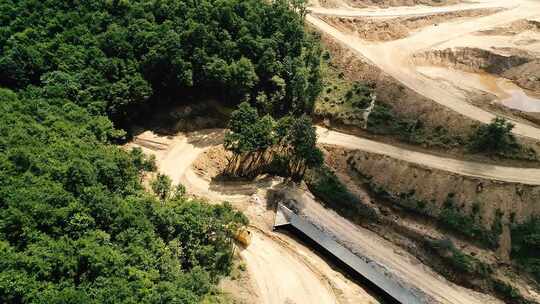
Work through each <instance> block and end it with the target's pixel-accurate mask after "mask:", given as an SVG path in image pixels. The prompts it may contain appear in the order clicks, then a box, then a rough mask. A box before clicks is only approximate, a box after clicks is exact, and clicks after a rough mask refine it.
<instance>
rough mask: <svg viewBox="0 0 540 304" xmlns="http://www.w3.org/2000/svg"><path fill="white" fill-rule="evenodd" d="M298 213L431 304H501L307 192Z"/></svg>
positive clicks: (300, 200) (300, 199) (303, 196)
mask: <svg viewBox="0 0 540 304" xmlns="http://www.w3.org/2000/svg"><path fill="white" fill-rule="evenodd" d="M299 196H301V197H300V198H298V197H297V201H299V202H301V204H303V206H301V207H300V212H301V213H302V214H303V215H305V216H306V217H307V218H309V219H310V221H311V222H313V223H314V224H316V225H317V226H319V227H320V228H322V229H324V230H325V231H326V232H328V233H330V234H331V235H333V236H334V237H335V238H336V239H338V240H339V241H340V242H341V243H342V244H343V245H345V246H346V247H348V248H349V249H351V250H353V252H357V253H361V254H362V255H363V256H365V257H368V258H369V259H371V260H374V261H377V263H379V264H381V265H384V267H385V268H387V269H388V270H389V271H390V272H391V273H393V274H394V275H395V276H396V277H398V278H399V279H400V280H401V284H404V285H409V286H411V288H418V289H419V290H420V291H422V292H424V293H425V294H427V296H429V297H431V298H432V299H431V300H430V302H431V303H453V304H459V303H463V304H466V303H467V304H472V303H501V302H500V301H499V300H496V299H494V298H492V297H490V296H486V295H483V294H480V293H477V292H474V291H471V290H468V289H466V288H463V287H459V286H457V285H455V284H453V283H451V282H448V281H447V280H446V279H444V278H443V277H441V276H440V275H438V274H437V273H435V272H433V271H432V270H431V269H430V268H428V267H426V266H425V265H423V264H422V263H421V262H420V261H418V260H417V259H416V258H415V257H413V256H411V255H409V254H408V253H406V252H405V251H402V250H400V249H398V248H396V247H395V246H394V245H393V244H392V243H390V242H388V241H386V240H383V239H381V238H380V237H379V236H378V235H376V234H375V233H373V232H371V231H369V230H367V229H364V228H361V227H358V226H356V225H354V224H353V223H351V222H349V221H347V220H345V219H344V218H342V217H341V216H339V215H338V214H336V213H335V212H334V211H332V210H328V209H325V208H324V207H322V206H321V205H320V204H319V203H318V202H316V201H315V200H314V198H313V197H312V196H311V195H310V194H309V193H303V194H300V195H299Z"/></svg>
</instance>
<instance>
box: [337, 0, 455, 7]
mask: <svg viewBox="0 0 540 304" xmlns="http://www.w3.org/2000/svg"><path fill="white" fill-rule="evenodd" d="M346 2H347V3H348V4H349V5H351V6H353V7H370V6H377V7H392V6H415V5H429V6H444V5H451V4H458V3H460V2H461V0H346Z"/></svg>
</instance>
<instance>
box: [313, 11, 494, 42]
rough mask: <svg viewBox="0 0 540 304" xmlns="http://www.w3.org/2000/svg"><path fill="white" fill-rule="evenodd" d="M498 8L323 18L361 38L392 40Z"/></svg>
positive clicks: (484, 13) (489, 12) (490, 12)
mask: <svg viewBox="0 0 540 304" xmlns="http://www.w3.org/2000/svg"><path fill="white" fill-rule="evenodd" d="M498 10H499V9H477V10H465V11H453V12H443V13H437V14H433V15H423V16H422V15H419V16H407V17H396V18H376V17H364V18H359V17H356V18H354V17H338V16H328V17H324V18H322V19H323V20H324V21H326V22H327V23H329V24H331V25H333V26H335V27H337V28H340V29H343V30H345V31H348V32H349V33H355V34H356V35H357V36H358V37H360V38H361V39H365V40H368V41H391V40H397V39H402V38H405V37H407V36H409V35H410V34H411V32H413V31H415V30H417V29H420V28H423V27H426V26H433V25H437V24H438V23H441V22H447V21H450V20H452V21H456V20H458V19H461V18H467V17H478V16H485V15H489V14H492V13H495V12H497V11H498Z"/></svg>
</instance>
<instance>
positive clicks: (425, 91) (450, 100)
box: [307, 0, 540, 140]
mask: <svg viewBox="0 0 540 304" xmlns="http://www.w3.org/2000/svg"><path fill="white" fill-rule="evenodd" d="M476 5H481V6H482V5H483V6H484V8H487V7H493V5H496V6H500V7H504V8H506V10H504V11H501V12H499V13H495V14H492V15H490V16H485V17H481V18H474V19H472V20H466V21H463V22H448V23H443V24H439V25H438V26H437V27H427V28H424V29H422V30H420V31H418V32H416V33H415V34H413V35H411V36H409V37H408V38H406V39H401V40H397V41H392V42H388V43H381V44H368V43H365V42H363V41H362V40H360V39H359V38H358V37H356V36H355V35H351V34H347V33H343V32H342V31H341V30H340V29H337V28H335V27H333V26H332V25H329V24H328V23H326V22H324V21H323V20H321V19H320V18H318V17H317V16H321V15H324V14H326V13H328V14H329V15H336V14H337V13H340V12H338V11H334V12H329V11H328V10H327V11H326V12H325V11H324V10H319V9H317V10H314V11H315V12H316V14H311V15H308V16H307V20H308V22H310V23H311V24H313V25H314V26H315V27H316V28H318V29H319V30H320V31H322V32H324V33H326V34H328V35H330V36H332V37H333V38H334V39H336V40H337V41H339V42H340V43H342V44H343V45H345V46H347V47H349V48H350V49H351V50H353V51H355V52H356V53H357V55H358V56H361V57H363V58H365V59H366V60H368V61H369V62H371V63H372V64H374V65H376V66H377V67H379V68H380V69H382V70H383V71H384V72H386V73H388V74H389V75H390V76H392V77H394V78H395V79H397V80H398V81H400V82H401V83H402V84H403V85H405V86H407V87H409V88H410V89H412V90H414V91H416V92H417V93H419V94H420V95H423V96H424V97H427V98H429V99H431V100H433V101H435V102H437V103H439V104H441V105H443V106H445V107H447V108H449V109H451V110H453V111H455V112H457V113H459V114H462V115H464V116H467V117H469V118H471V119H475V120H478V121H480V122H482V123H488V122H490V121H491V120H492V119H493V118H494V117H495V115H494V114H492V113H490V112H489V111H486V110H483V109H480V108H478V107H476V106H474V105H472V104H470V103H469V102H468V95H467V94H463V93H462V92H459V91H455V90H448V89H447V88H446V87H444V86H441V85H440V83H439V82H438V81H436V80H433V79H429V78H428V77H425V76H423V75H422V74H421V73H418V71H416V69H415V66H414V65H413V64H412V62H411V61H410V57H411V56H412V54H415V53H418V52H422V51H424V52H425V51H427V50H429V49H431V48H433V47H434V46H437V45H439V44H442V43H445V42H446V41H450V40H452V39H455V38H459V37H462V36H464V35H467V34H471V33H475V32H478V31H482V30H485V29H489V28H494V27H497V26H501V25H504V24H509V23H512V22H514V21H518V20H522V19H534V18H536V17H538V16H539V15H540V2H537V1H527V0H520V1H512V3H509V2H508V1H492V2H488V1H481V2H479V3H477V4H476ZM467 6H468V4H467V5H465V4H463V5H458V6H457V7H460V9H464V8H465V7H467ZM475 8H478V7H475ZM444 9H448V8H444ZM453 9H455V8H453ZM400 10H401V11H398V10H397V9H396V10H394V11H389V10H384V11H374V12H373V11H365V10H354V11H352V12H349V13H347V14H346V15H349V16H350V15H355V16H362V15H364V16H374V15H380V16H389V15H392V14H393V15H399V14H403V15H406V14H411V11H405V10H404V9H400ZM431 12H432V13H436V12H440V11H437V10H436V8H433V9H431ZM515 124H516V127H515V129H514V132H515V133H516V134H518V135H522V136H525V137H530V138H532V139H534V140H539V139H540V130H539V129H537V128H535V127H533V126H530V125H528V124H525V123H522V122H516V123H515Z"/></svg>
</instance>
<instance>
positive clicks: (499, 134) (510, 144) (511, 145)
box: [469, 117, 518, 154]
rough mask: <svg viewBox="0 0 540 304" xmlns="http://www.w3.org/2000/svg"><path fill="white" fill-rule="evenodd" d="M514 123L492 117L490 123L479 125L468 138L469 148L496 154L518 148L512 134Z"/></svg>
mask: <svg viewBox="0 0 540 304" xmlns="http://www.w3.org/2000/svg"><path fill="white" fill-rule="evenodd" d="M513 128H514V124H512V123H511V122H509V121H507V120H506V119H504V118H502V117H497V118H495V119H493V121H492V122H491V123H490V124H487V125H482V126H480V127H479V128H478V129H477V130H476V132H475V133H474V134H473V135H472V137H471V139H470V144H469V148H470V149H471V150H472V151H474V152H482V153H488V154H497V153H504V152H509V151H512V150H514V149H516V148H518V144H517V142H516V138H515V137H514V135H513V134H512V129H513Z"/></svg>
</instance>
